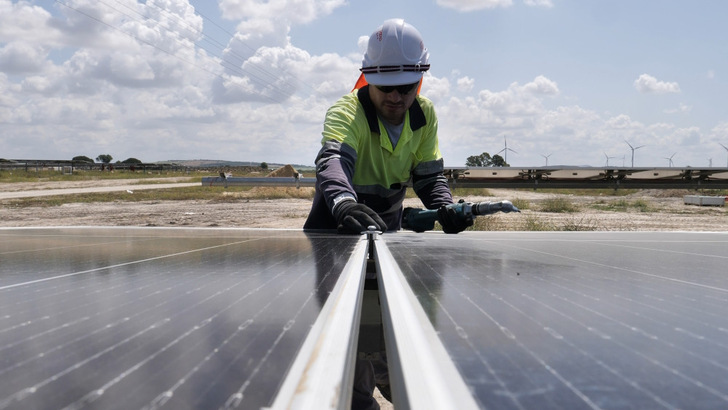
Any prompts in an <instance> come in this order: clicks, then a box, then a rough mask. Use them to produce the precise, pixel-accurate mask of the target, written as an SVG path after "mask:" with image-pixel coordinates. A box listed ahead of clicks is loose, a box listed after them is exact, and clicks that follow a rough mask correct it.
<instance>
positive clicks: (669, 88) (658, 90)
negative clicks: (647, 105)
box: [634, 74, 680, 94]
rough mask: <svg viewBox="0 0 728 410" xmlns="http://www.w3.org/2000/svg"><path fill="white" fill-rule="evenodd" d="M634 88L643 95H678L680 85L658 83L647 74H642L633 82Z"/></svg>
mask: <svg viewBox="0 0 728 410" xmlns="http://www.w3.org/2000/svg"><path fill="white" fill-rule="evenodd" d="M634 88H636V89H637V91H639V92H641V93H643V94H666V93H679V92H680V85H678V83H676V82H666V81H659V80H657V79H656V78H655V77H653V76H651V75H649V74H642V75H640V76H639V78H637V79H636V80H635V81H634Z"/></svg>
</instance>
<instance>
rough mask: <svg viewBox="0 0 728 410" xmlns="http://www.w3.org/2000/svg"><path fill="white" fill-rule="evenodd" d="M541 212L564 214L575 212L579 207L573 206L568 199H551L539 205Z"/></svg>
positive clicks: (556, 197)
mask: <svg viewBox="0 0 728 410" xmlns="http://www.w3.org/2000/svg"><path fill="white" fill-rule="evenodd" d="M539 210H540V211H541V212H553V213H565V212H577V211H579V207H577V206H576V205H574V203H573V202H572V201H570V200H569V199H568V198H562V197H558V196H555V197H552V198H547V199H545V200H543V201H542V202H541V204H540V205H539Z"/></svg>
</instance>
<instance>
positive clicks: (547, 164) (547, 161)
mask: <svg viewBox="0 0 728 410" xmlns="http://www.w3.org/2000/svg"><path fill="white" fill-rule="evenodd" d="M552 155H554V153H553V152H552V153H550V154H548V155H544V154H541V156H542V157H544V158H545V159H546V166H549V157H550V156H552Z"/></svg>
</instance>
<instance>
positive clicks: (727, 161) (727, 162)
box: [718, 142, 728, 167]
mask: <svg viewBox="0 0 728 410" xmlns="http://www.w3.org/2000/svg"><path fill="white" fill-rule="evenodd" d="M718 144H720V142H719V143H718ZM720 146H721V147H723V149H724V150H726V152H728V147H726V146H725V145H723V144H720ZM725 166H726V167H728V159H726V163H725Z"/></svg>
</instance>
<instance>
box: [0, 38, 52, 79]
mask: <svg viewBox="0 0 728 410" xmlns="http://www.w3.org/2000/svg"><path fill="white" fill-rule="evenodd" d="M47 55H48V53H47V52H46V51H45V50H44V49H43V48H41V47H38V46H33V45H30V44H28V43H25V42H13V43H8V44H7V45H5V47H2V48H0V71H3V72H6V73H9V74H23V73H37V72H39V71H41V70H42V68H43V67H44V66H45V59H46V57H47Z"/></svg>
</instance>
